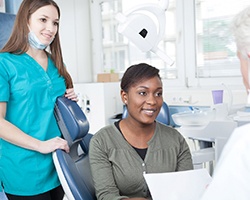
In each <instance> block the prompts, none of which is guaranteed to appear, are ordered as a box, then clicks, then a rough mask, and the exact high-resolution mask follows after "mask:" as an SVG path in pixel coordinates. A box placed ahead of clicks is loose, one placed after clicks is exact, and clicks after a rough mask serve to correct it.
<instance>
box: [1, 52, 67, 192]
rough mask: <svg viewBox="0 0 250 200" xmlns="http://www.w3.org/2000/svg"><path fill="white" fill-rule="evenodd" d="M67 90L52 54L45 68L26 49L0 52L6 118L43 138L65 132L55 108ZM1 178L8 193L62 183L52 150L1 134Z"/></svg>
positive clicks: (37, 189)
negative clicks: (35, 147) (47, 151)
mask: <svg viewBox="0 0 250 200" xmlns="http://www.w3.org/2000/svg"><path fill="white" fill-rule="evenodd" d="M65 90H66V86H65V80H64V78H63V77H62V76H60V75H59V73H58V70H57V68H56V67H55V65H54V63H53V62H52V60H51V59H50V58H49V59H48V68H47V71H45V70H44V69H43V68H42V67H41V66H40V65H39V64H38V63H37V62H36V61H35V60H34V59H33V58H32V57H30V56H29V55H28V54H26V53H24V54H21V55H16V54H11V53H0V102H6V103H7V111H6V120H7V121H9V122H11V123H12V124H14V125H15V126H17V127H18V128H19V129H21V130H22V131H23V132H25V133H26V134H28V135H30V136H32V137H34V138H37V139H39V140H42V141H44V140H49V139H51V138H54V137H56V136H61V133H60V130H59V128H58V126H57V123H56V119H55V117H54V114H53V110H54V105H55V101H56V98H57V97H58V96H61V95H63V94H64V93H65ZM7 134H11V133H7ZM0 181H2V185H3V187H4V190H5V192H6V193H9V194H14V195H21V196H26V195H27V196H28V195H36V194H41V193H44V192H47V191H49V190H51V189H53V188H55V187H57V186H59V185H60V183H59V180H58V177H57V173H56V170H55V167H54V164H53V160H52V154H51V153H50V154H41V153H39V152H36V151H32V150H27V149H24V148H21V147H18V146H16V145H13V144H11V143H9V142H7V141H5V140H3V139H1V138H0Z"/></svg>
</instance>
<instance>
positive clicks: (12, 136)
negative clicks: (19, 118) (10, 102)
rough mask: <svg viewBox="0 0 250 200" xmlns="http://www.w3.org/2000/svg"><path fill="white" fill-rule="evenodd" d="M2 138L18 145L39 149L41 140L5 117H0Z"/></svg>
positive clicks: (0, 134)
mask: <svg viewBox="0 0 250 200" xmlns="http://www.w3.org/2000/svg"><path fill="white" fill-rule="evenodd" d="M0 138H2V139H4V140H6V141H8V142H10V143H12V144H15V145H17V146H20V147H23V148H26V149H30V150H34V151H39V146H40V142H41V141H39V140H37V139H36V138H33V137H31V136H29V135H27V134H26V133H24V132H22V131H21V130H20V129H18V128H17V127H16V126H14V125H13V124H11V123H10V122H8V121H7V120H5V119H3V118H2V119H0Z"/></svg>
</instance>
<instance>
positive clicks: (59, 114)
mask: <svg viewBox="0 0 250 200" xmlns="http://www.w3.org/2000/svg"><path fill="white" fill-rule="evenodd" d="M54 114H55V116H56V119H57V123H58V125H59V128H60V130H61V133H62V135H63V137H64V138H65V139H66V140H67V141H68V142H69V145H71V143H73V142H74V141H76V140H79V139H82V138H83V137H84V136H86V135H87V134H88V131H89V122H88V120H87V118H86V116H85V114H84V113H83V111H82V109H81V108H80V107H79V106H78V104H77V102H75V101H72V100H70V99H68V98H66V97H58V98H57V100H56V105H55V110H54Z"/></svg>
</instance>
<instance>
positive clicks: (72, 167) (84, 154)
mask: <svg viewBox="0 0 250 200" xmlns="http://www.w3.org/2000/svg"><path fill="white" fill-rule="evenodd" d="M54 114H55V116H56V119H57V123H58V125H59V128H60V130H61V132H62V135H63V137H64V138H65V139H66V140H67V141H68V143H69V146H70V153H69V154H68V153H66V152H65V151H63V150H60V149H58V150H56V151H55V152H54V153H53V161H54V164H55V167H56V170H57V173H58V176H59V180H60V182H61V184H62V187H63V189H64V191H65V195H66V197H67V199H68V200H96V197H95V190H94V186H93V180H92V176H91V171H90V164H89V157H88V147H89V141H90V139H91V137H92V134H90V133H88V131H89V123H88V120H87V118H86V116H85V115H84V113H83V112H82V110H81V108H80V107H79V106H78V104H77V103H76V102H75V101H71V100H69V99H67V98H65V97H59V98H58V99H57V101H56V105H55V111H54Z"/></svg>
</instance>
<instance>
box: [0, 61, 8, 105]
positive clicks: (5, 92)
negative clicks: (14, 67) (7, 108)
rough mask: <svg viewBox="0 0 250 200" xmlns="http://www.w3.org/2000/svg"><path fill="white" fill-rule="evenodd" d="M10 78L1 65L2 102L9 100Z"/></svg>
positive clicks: (0, 88) (0, 98)
mask: <svg viewBox="0 0 250 200" xmlns="http://www.w3.org/2000/svg"><path fill="white" fill-rule="evenodd" d="M8 77H9V75H8V73H7V72H6V70H5V68H4V67H3V66H2V64H1V63H0V102H2V101H8V100H9V96H10V86H9V81H8Z"/></svg>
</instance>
